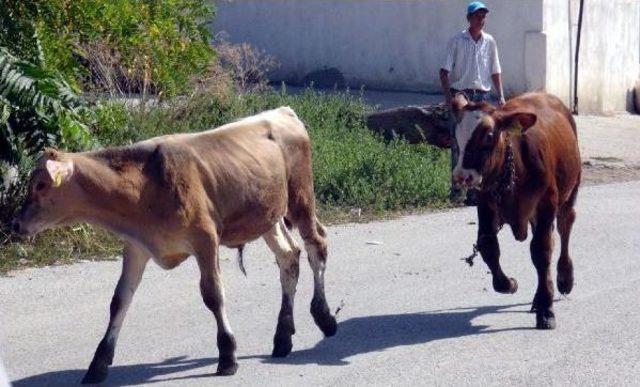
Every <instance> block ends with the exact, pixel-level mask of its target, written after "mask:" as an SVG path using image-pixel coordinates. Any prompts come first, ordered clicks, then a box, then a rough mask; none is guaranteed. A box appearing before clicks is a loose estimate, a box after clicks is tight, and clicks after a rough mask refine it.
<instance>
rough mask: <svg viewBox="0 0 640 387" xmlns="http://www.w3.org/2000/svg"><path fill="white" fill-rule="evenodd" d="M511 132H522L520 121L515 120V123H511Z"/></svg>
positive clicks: (519, 133) (518, 133)
mask: <svg viewBox="0 0 640 387" xmlns="http://www.w3.org/2000/svg"><path fill="white" fill-rule="evenodd" d="M511 133H513V134H517V135H518V136H519V135H521V134H522V125H521V124H520V122H516V123H515V124H513V126H512V127H511Z"/></svg>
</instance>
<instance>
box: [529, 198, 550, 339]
mask: <svg viewBox="0 0 640 387" xmlns="http://www.w3.org/2000/svg"><path fill="white" fill-rule="evenodd" d="M554 212H555V211H554V209H553V208H551V206H550V205H549V206H545V207H544V208H538V215H537V221H536V228H535V231H534V233H533V239H532V240H531V246H530V248H531V259H532V260H533V265H534V266H535V267H536V271H537V272H538V289H537V290H536V294H535V296H534V298H533V304H532V310H535V312H536V328H537V329H554V328H555V327H556V320H555V315H554V313H553V281H552V279H551V271H550V266H551V254H552V252H553V219H554V217H555V214H554Z"/></svg>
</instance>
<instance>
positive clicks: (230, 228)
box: [13, 107, 337, 383]
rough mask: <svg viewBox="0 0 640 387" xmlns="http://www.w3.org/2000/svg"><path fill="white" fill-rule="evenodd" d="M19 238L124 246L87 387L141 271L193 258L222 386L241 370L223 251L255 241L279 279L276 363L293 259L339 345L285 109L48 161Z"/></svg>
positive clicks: (304, 162) (302, 145) (302, 152)
mask: <svg viewBox="0 0 640 387" xmlns="http://www.w3.org/2000/svg"><path fill="white" fill-rule="evenodd" d="M28 190H29V191H28V197H27V199H26V202H25V204H24V206H23V208H22V209H21V211H20V212H19V214H18V216H17V217H16V219H15V220H14V223H13V227H14V230H15V231H16V232H19V233H24V234H35V233H37V232H40V231H42V230H44V229H47V228H50V227H53V226H57V225H61V224H70V223H75V222H88V223H91V224H95V225H98V226H101V227H104V228H106V229H108V230H111V231H113V232H115V233H117V234H119V235H121V236H123V237H124V238H125V239H126V245H125V248H124V254H123V270H122V275H121V277H120V280H119V281H118V285H117V287H116V290H115V294H114V296H113V300H112V302H111V309H110V312H111V313H110V314H111V316H110V320H109V325H108V327H107V331H106V334H105V336H104V338H103V339H102V341H101V342H100V344H99V345H98V348H97V350H96V353H95V356H94V358H93V361H92V362H91V365H90V366H89V370H88V371H87V374H86V375H85V377H84V379H83V382H84V383H96V382H100V381H102V380H104V379H105V378H106V377H107V372H108V366H109V365H110V364H111V363H112V361H113V354H114V349H115V345H116V341H117V339H118V333H119V331H120V327H121V326H122V322H123V319H124V317H125V314H126V312H127V308H128V307H129V304H130V302H131V299H132V297H133V294H134V292H135V290H136V288H137V286H138V284H139V283H140V279H141V277H142V273H143V271H144V269H145V265H146V264H147V262H148V260H149V259H150V258H152V259H153V260H154V261H155V262H156V263H157V264H158V265H160V266H161V267H163V268H165V269H171V268H174V267H176V266H178V265H179V264H180V263H181V262H183V261H184V260H185V259H187V257H189V256H192V255H193V256H195V258H196V260H197V262H198V266H199V269H200V275H201V278H200V290H201V293H202V298H203V300H204V303H205V304H206V306H207V307H208V308H209V309H210V310H211V311H212V312H213V314H214V316H215V319H216V322H217V325H218V334H217V343H218V349H219V355H220V356H219V362H218V374H221V375H232V374H234V373H235V372H236V370H237V367H238V365H237V362H236V355H235V349H236V341H235V338H234V335H233V332H232V331H231V327H230V324H229V321H228V320H227V316H226V313H225V309H224V290H223V285H222V279H221V275H220V263H219V257H218V247H219V246H220V245H223V246H231V247H240V246H242V245H243V244H245V243H247V242H249V241H252V240H254V239H256V238H259V237H262V238H263V239H264V240H265V241H266V243H267V245H268V246H269V248H270V249H271V250H272V251H273V252H274V253H275V255H276V259H277V262H278V265H279V267H280V280H281V283H282V305H281V310H280V314H279V318H278V325H277V328H276V333H275V337H274V349H273V356H275V357H281V356H286V355H288V354H289V353H290V352H291V348H292V340H291V336H292V335H293V334H294V333H295V328H294V321H293V302H294V297H295V292H296V285H297V282H298V273H299V256H300V249H299V247H298V246H297V244H296V242H295V240H294V239H293V237H292V236H291V234H290V233H289V230H288V229H287V227H286V226H285V218H286V221H287V223H289V222H290V223H291V224H292V225H293V226H296V227H297V228H298V229H299V231H300V235H301V237H302V239H303V241H304V244H305V248H306V250H307V253H308V254H309V263H310V265H311V268H312V270H313V277H314V294H313V299H312V301H311V314H312V315H313V318H314V320H315V322H316V324H317V325H318V327H319V328H320V329H321V330H322V331H323V332H324V334H325V335H326V336H332V335H334V334H335V333H336V330H337V325H336V320H335V318H334V317H333V316H332V315H331V314H330V312H329V307H328V305H327V301H326V298H325V293H324V271H325V265H326V259H327V243H326V239H325V236H326V233H325V231H324V228H323V226H322V225H321V224H320V222H319V221H318V219H317V218H316V212H315V211H316V210H315V197H314V191H313V176H312V171H311V146H310V142H309V136H308V134H307V131H306V129H305V127H304V125H303V123H302V122H301V121H300V120H299V119H298V117H297V116H296V114H295V113H294V112H293V110H291V109H290V108H288V107H281V108H279V109H275V110H270V111H267V112H263V113H261V114H258V115H255V116H252V117H248V118H245V119H242V120H240V121H237V122H233V123H230V124H228V125H224V126H222V127H220V128H217V129H214V130H210V131H205V132H202V133H194V134H175V135H168V136H162V137H157V138H153V139H150V140H147V141H143V142H140V143H137V144H133V145H131V146H127V147H122V148H115V149H105V150H98V151H92V152H85V153H63V152H58V151H55V150H47V151H45V152H44V155H43V156H42V157H41V158H40V160H39V162H38V165H37V166H36V168H35V169H34V170H33V172H32V177H31V181H30V183H29V188H28Z"/></svg>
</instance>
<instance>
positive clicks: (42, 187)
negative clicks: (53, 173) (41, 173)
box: [36, 182, 45, 191]
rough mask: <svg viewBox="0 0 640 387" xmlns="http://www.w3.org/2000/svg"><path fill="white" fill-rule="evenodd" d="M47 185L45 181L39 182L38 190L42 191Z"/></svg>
mask: <svg viewBox="0 0 640 387" xmlns="http://www.w3.org/2000/svg"><path fill="white" fill-rule="evenodd" d="M44 187H45V184H44V183H43V182H39V183H38V184H36V191H42V190H43V189H44Z"/></svg>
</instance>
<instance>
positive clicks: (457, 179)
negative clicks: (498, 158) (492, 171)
mask: <svg viewBox="0 0 640 387" xmlns="http://www.w3.org/2000/svg"><path fill="white" fill-rule="evenodd" d="M452 111H453V113H454V115H455V117H456V119H457V121H458V123H457V125H456V130H455V137H456V142H457V145H458V149H459V151H460V154H459V157H458V162H457V164H456V166H455V168H454V170H453V182H454V184H455V185H456V186H457V187H479V186H480V184H481V183H482V175H483V173H485V172H486V171H487V169H489V164H490V163H489V160H490V159H491V156H492V155H494V154H495V153H496V151H497V148H498V145H499V144H500V141H501V136H500V134H501V133H502V132H505V131H508V130H518V131H521V132H523V131H525V130H527V129H528V128H530V127H531V126H533V125H534V124H535V123H536V120H537V118H536V115H535V114H533V113H529V112H524V111H519V110H517V107H516V106H513V105H512V104H511V105H510V104H509V103H507V104H506V105H505V106H504V107H503V108H501V109H496V108H495V107H494V106H492V105H490V104H488V103H485V102H481V103H474V102H470V101H469V100H467V98H466V97H465V96H464V94H462V93H458V94H457V95H456V96H455V98H454V100H453V103H452Z"/></svg>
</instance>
